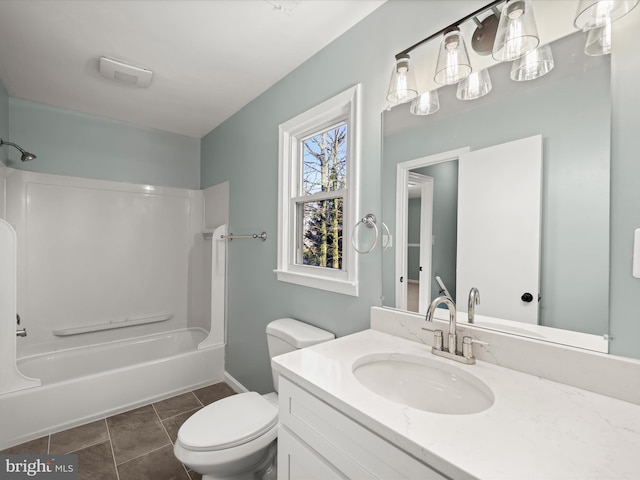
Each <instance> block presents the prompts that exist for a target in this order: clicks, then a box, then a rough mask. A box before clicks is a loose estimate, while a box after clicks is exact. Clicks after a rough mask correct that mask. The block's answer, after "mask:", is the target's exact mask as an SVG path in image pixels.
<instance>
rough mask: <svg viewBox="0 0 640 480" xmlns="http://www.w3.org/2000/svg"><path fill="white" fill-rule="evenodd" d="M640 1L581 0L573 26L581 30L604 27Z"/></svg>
mask: <svg viewBox="0 0 640 480" xmlns="http://www.w3.org/2000/svg"><path fill="white" fill-rule="evenodd" d="M639 2H640V0H581V1H580V3H579V4H578V11H577V12H576V18H575V19H574V20H573V24H574V25H575V27H576V28H579V29H581V30H591V29H592V28H599V27H604V26H605V24H606V23H609V22H615V21H616V20H618V19H619V18H620V17H623V16H625V15H626V14H627V13H629V12H630V11H631V10H632V9H633V8H634V7H635V6H636V5H638V3H639Z"/></svg>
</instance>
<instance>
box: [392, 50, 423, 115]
mask: <svg viewBox="0 0 640 480" xmlns="http://www.w3.org/2000/svg"><path fill="white" fill-rule="evenodd" d="M417 96H418V87H417V86H416V77H415V74H414V73H413V68H411V65H410V60H409V55H401V56H399V57H397V58H396V64H395V65H394V67H393V71H392V72H391V83H390V84H389V91H388V93H387V100H389V101H390V102H391V103H393V104H398V103H405V102H408V101H409V100H411V99H414V98H416V97H417Z"/></svg>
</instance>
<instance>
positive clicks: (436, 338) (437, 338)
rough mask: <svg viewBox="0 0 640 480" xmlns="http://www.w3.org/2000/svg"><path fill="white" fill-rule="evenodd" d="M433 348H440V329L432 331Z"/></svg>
mask: <svg viewBox="0 0 640 480" xmlns="http://www.w3.org/2000/svg"><path fill="white" fill-rule="evenodd" d="M433 348H435V349H436V350H442V330H434V331H433Z"/></svg>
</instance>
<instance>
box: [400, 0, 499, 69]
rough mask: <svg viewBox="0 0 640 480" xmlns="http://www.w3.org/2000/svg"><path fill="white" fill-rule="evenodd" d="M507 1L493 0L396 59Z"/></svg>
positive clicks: (416, 44)
mask: <svg viewBox="0 0 640 480" xmlns="http://www.w3.org/2000/svg"><path fill="white" fill-rule="evenodd" d="M506 1H507V0H495V1H493V2H491V3H489V4H488V5H485V6H484V7H482V8H479V9H478V10H476V11H475V12H473V13H470V14H469V15H467V16H466V17H463V18H461V19H460V20H458V21H457V22H455V23H452V24H451V25H448V26H447V27H445V28H443V29H441V30H438V31H437V32H436V33H434V34H432V35H429V36H428V37H427V38H423V39H422V40H420V41H419V42H417V43H414V44H413V45H411V46H410V47H408V48H405V49H404V50H403V51H401V52H400V53H398V54H396V59H397V58H398V57H402V55H407V54H409V53H410V52H411V51H412V50H415V49H416V48H418V47H419V46H420V45H423V44H425V43H427V42H429V41H431V40H433V39H434V38H438V37H439V36H441V35H443V34H444V33H445V32H447V31H449V30H451V29H452V28H456V27H458V26H460V25H462V24H463V23H464V22H466V21H467V20H470V19H472V18H474V17H477V16H479V15H482V14H483V13H485V12H487V11H488V10H491V9H493V8H495V7H497V6H498V5H499V4H501V3H505V2H506Z"/></svg>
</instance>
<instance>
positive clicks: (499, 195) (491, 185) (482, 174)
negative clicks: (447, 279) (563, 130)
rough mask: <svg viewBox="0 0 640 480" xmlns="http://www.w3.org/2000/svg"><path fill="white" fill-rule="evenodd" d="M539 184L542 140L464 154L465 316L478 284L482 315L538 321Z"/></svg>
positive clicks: (460, 290)
mask: <svg viewBox="0 0 640 480" xmlns="http://www.w3.org/2000/svg"><path fill="white" fill-rule="evenodd" d="M541 182H542V137H541V136H540V135H537V136H534V137H529V138H525V139H521V140H516V141H513V142H508V143H503V144H500V145H495V146H492V147H488V148H483V149H480V150H475V151H472V152H469V153H466V154H463V155H460V160H459V173H458V249H457V252H458V257H457V258H458V260H457V274H456V279H457V289H456V292H457V293H456V298H458V299H459V301H458V310H459V311H466V298H467V295H468V294H469V291H470V290H471V288H473V287H476V288H477V289H478V290H479V291H480V295H481V298H482V302H481V304H480V305H478V306H477V307H476V313H477V314H481V315H485V316H489V317H497V318H508V319H510V320H514V321H518V322H523V323H530V324H534V325H536V324H538V301H537V298H538V293H539V286H540V285H539V284H540V275H539V271H540V270H539V266H540V207H541ZM527 294H528V295H527Z"/></svg>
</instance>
